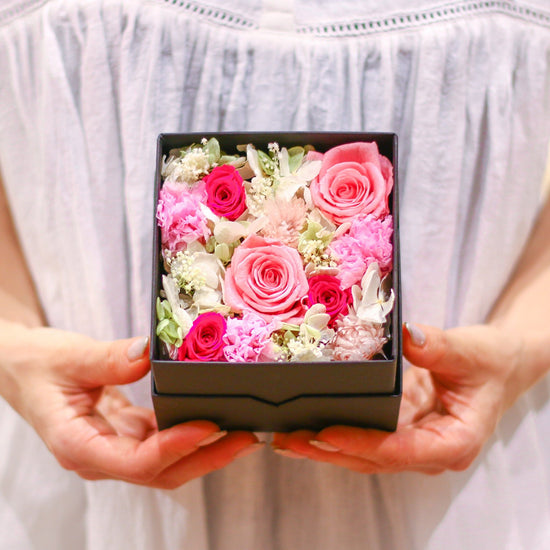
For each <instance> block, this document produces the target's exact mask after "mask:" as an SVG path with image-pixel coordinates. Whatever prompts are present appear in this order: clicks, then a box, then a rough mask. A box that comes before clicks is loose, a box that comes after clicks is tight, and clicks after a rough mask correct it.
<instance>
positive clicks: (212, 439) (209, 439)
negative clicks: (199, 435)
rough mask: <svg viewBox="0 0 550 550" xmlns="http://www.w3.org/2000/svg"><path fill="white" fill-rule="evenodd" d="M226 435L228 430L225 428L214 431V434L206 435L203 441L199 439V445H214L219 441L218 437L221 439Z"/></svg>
mask: <svg viewBox="0 0 550 550" xmlns="http://www.w3.org/2000/svg"><path fill="white" fill-rule="evenodd" d="M226 435H227V432H226V431H225V430H224V431H221V432H214V433H213V434H210V435H208V436H206V437H205V438H204V439H203V440H202V441H199V442H198V443H197V447H206V445H212V443H215V442H216V441H218V439H221V438H222V437H225V436H226Z"/></svg>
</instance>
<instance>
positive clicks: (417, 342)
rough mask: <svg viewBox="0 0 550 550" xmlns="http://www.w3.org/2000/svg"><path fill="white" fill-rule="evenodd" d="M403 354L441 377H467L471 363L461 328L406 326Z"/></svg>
mask: <svg viewBox="0 0 550 550" xmlns="http://www.w3.org/2000/svg"><path fill="white" fill-rule="evenodd" d="M403 353H404V355H405V357H406V358H407V359H408V360H409V361H410V362H411V363H412V364H413V365H415V366H417V367H422V368H425V369H428V370H430V371H432V372H434V373H439V374H450V373H453V374H456V375H461V374H466V373H467V372H468V371H469V365H470V360H469V357H468V347H467V346H465V345H464V341H463V338H462V336H461V332H460V330H459V329H451V330H442V329H440V328H436V327H432V326H428V325H418V324H412V323H405V324H404V325H403Z"/></svg>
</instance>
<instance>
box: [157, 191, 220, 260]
mask: <svg viewBox="0 0 550 550" xmlns="http://www.w3.org/2000/svg"><path fill="white" fill-rule="evenodd" d="M200 197H201V191H200V189H195V190H189V189H188V188H187V186H186V185H185V184H178V183H172V182H166V183H165V184H164V185H163V186H162V189H161V190H160V193H159V201H158V205H157V220H158V224H159V226H160V233H161V240H162V246H163V247H165V248H168V249H170V250H171V251H172V252H177V251H179V250H184V249H185V248H186V247H187V244H189V243H190V242H193V241H198V240H201V239H203V240H206V239H208V238H209V237H210V229H209V228H208V222H207V219H206V217H205V216H204V214H203V213H202V211H201V208H200Z"/></svg>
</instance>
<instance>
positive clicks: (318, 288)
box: [307, 275, 352, 326]
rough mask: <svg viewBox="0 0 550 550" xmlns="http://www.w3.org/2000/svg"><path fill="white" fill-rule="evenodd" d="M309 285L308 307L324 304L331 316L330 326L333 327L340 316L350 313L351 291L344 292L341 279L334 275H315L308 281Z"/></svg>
mask: <svg viewBox="0 0 550 550" xmlns="http://www.w3.org/2000/svg"><path fill="white" fill-rule="evenodd" d="M308 283H309V293H308V295H307V302H308V305H309V306H312V305H313V304H323V305H324V306H325V307H326V312H327V314H328V315H330V322H329V326H333V325H334V323H335V322H336V319H337V318H338V317H339V316H340V314H343V315H345V314H346V313H347V312H348V307H349V304H350V303H351V302H352V298H351V290H350V289H349V288H347V289H345V290H344V289H343V288H342V287H341V285H340V279H338V278H337V277H334V276H333V275H314V276H313V277H310V278H309V279H308Z"/></svg>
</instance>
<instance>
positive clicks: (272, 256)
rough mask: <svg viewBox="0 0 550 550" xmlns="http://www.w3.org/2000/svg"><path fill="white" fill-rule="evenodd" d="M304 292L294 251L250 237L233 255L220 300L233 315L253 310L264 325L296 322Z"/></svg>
mask: <svg viewBox="0 0 550 550" xmlns="http://www.w3.org/2000/svg"><path fill="white" fill-rule="evenodd" d="M308 290H309V286H308V283H307V279H306V275H305V273H304V268H303V265H302V259H301V258H300V255H299V254H298V251H297V250H295V249H294V248H290V247H289V246H286V245H284V244H281V243H279V242H270V241H267V240H265V239H263V238H262V237H258V236H257V235H251V236H250V237H248V238H246V239H245V240H244V241H243V243H242V244H241V245H240V246H239V247H237V248H236V249H235V252H234V253H233V258H232V260H231V266H230V267H229V268H228V269H227V271H226V272H225V282H224V289H223V297H224V301H225V303H226V304H227V305H229V306H230V307H231V309H232V310H233V311H235V312H242V311H247V310H250V311H254V312H255V313H257V314H258V315H259V316H260V317H262V318H263V319H264V320H266V321H267V322H270V321H272V320H273V319H279V320H281V321H286V322H288V323H300V322H301V321H302V320H303V318H304V315H305V311H306V308H305V305H304V301H305V298H306V296H307V294H308Z"/></svg>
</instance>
